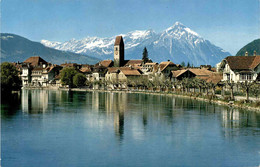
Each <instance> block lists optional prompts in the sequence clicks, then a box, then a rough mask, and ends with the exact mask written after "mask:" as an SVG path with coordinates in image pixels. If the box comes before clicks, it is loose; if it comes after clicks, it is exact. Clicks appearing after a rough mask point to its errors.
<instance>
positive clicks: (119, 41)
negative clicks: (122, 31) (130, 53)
mask: <svg viewBox="0 0 260 167" xmlns="http://www.w3.org/2000/svg"><path fill="white" fill-rule="evenodd" d="M142 63H143V60H142V59H140V60H125V48H124V40H123V37H122V36H117V37H116V40H115V44H114V67H123V66H125V67H141V66H142Z"/></svg>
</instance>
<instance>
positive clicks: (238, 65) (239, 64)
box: [225, 55, 260, 70]
mask: <svg viewBox="0 0 260 167" xmlns="http://www.w3.org/2000/svg"><path fill="white" fill-rule="evenodd" d="M225 60H226V61H227V63H228V65H229V66H230V69H231V70H248V69H251V70H253V69H254V68H255V67H256V66H258V65H259V64H260V56H259V55H257V56H228V57H226V58H225Z"/></svg>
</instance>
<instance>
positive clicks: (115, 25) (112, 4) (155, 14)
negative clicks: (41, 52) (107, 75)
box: [1, 0, 260, 54]
mask: <svg viewBox="0 0 260 167" xmlns="http://www.w3.org/2000/svg"><path fill="white" fill-rule="evenodd" d="M176 21H179V22H181V23H183V24H184V25H186V26H187V27H189V28H191V29H192V30H194V31H195V32H197V33H198V34H200V35H201V36H202V37H204V38H205V39H208V40H210V41H211V42H212V43H214V44H215V45H217V46H220V47H222V48H223V49H225V50H227V51H229V52H230V53H231V54H235V53H236V52H237V51H238V50H239V49H240V48H241V47H243V46H244V45H245V44H247V43H248V42H251V41H252V40H254V39H257V38H259V36H260V25H259V23H260V0H127V1H126V0H2V1H1V23H2V24H1V32H5V33H15V34H18V35H21V36H24V37H26V38H28V39H30V40H34V41H40V40H42V39H47V40H51V41H60V42H63V41H67V40H70V39H72V38H75V39H82V38H84V37H87V36H98V37H110V36H114V35H118V34H123V33H127V32H129V31H133V30H147V29H153V30H155V31H156V32H161V31H163V30H165V29H166V28H168V27H170V26H172V25H173V24H174V23H175V22H176Z"/></svg>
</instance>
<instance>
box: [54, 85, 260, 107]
mask: <svg viewBox="0 0 260 167" xmlns="http://www.w3.org/2000/svg"><path fill="white" fill-rule="evenodd" d="M58 90H64V91H69V90H70V91H82V92H86V91H88V92H116V93H120V92H125V93H142V94H151V95H166V96H175V97H181V98H189V99H193V100H200V101H205V102H209V103H215V104H218V105H225V106H230V107H234V108H239V109H245V110H251V111H255V112H260V107H253V106H250V105H249V104H248V103H241V102H240V101H224V100H222V99H220V98H211V99H209V98H206V96H205V97H195V96H192V95H191V94H190V95H187V94H180V93H174V92H161V91H151V90H147V91H143V90H96V89H86V88H71V89H68V88H59V89H58Z"/></svg>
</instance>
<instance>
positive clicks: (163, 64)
mask: <svg viewBox="0 0 260 167" xmlns="http://www.w3.org/2000/svg"><path fill="white" fill-rule="evenodd" d="M170 64H172V65H175V64H174V63H173V62H171V61H164V62H161V63H160V64H159V68H160V70H161V71H163V70H165V69H166V68H167V67H168V66H169V65H170Z"/></svg>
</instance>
